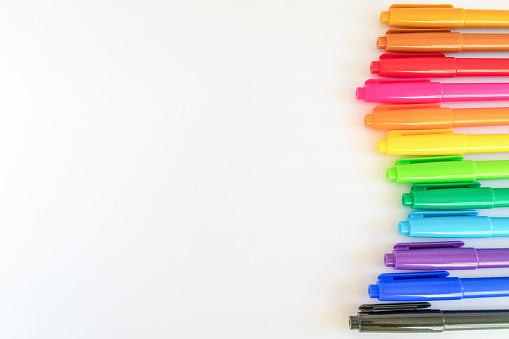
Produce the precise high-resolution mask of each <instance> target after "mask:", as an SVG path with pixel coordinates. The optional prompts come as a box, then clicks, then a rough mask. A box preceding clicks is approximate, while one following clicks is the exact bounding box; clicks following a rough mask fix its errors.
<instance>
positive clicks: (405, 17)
mask: <svg viewBox="0 0 509 339" xmlns="http://www.w3.org/2000/svg"><path fill="white" fill-rule="evenodd" d="M380 23H381V24H387V26H389V27H411V28H427V27H439V28H442V27H447V28H463V27H509V11H508V10H492V9H463V8H454V7H453V5H450V4H426V5H421V4H408V5H407V4H395V5H392V6H391V7H389V10H388V11H384V12H381V13H380Z"/></svg>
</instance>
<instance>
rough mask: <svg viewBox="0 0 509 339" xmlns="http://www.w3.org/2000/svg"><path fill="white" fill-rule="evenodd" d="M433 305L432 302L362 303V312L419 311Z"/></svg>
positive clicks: (360, 307)
mask: <svg viewBox="0 0 509 339" xmlns="http://www.w3.org/2000/svg"><path fill="white" fill-rule="evenodd" d="M429 307H431V304H430V303H427V302H417V303H390V304H362V305H361V306H359V311H360V312H391V311H417V310H420V309H424V308H429Z"/></svg>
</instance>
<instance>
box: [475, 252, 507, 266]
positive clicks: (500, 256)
mask: <svg viewBox="0 0 509 339" xmlns="http://www.w3.org/2000/svg"><path fill="white" fill-rule="evenodd" d="M476 251H477V260H478V268H502V267H509V249H508V248H479V249H477V250H476Z"/></svg>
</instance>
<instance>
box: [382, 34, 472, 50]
mask: <svg viewBox="0 0 509 339" xmlns="http://www.w3.org/2000/svg"><path fill="white" fill-rule="evenodd" d="M470 40H471V41H472V42H473V41H477V38H476V37H472V38H471V39H470ZM462 47H463V37H462V34H461V33H458V32H421V33H419V32H415V33H414V32H412V33H391V32H388V33H386V34H385V36H384V37H379V38H378V40H377V48H378V49H385V51H386V52H443V53H458V52H461V49H462Z"/></svg>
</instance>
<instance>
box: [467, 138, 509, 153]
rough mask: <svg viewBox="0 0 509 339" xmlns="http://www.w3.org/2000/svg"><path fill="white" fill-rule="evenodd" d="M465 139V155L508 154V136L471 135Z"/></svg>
mask: <svg viewBox="0 0 509 339" xmlns="http://www.w3.org/2000/svg"><path fill="white" fill-rule="evenodd" d="M465 138H466V149H465V153H492V152H509V134H488V135H487V134H472V135H465Z"/></svg>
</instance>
